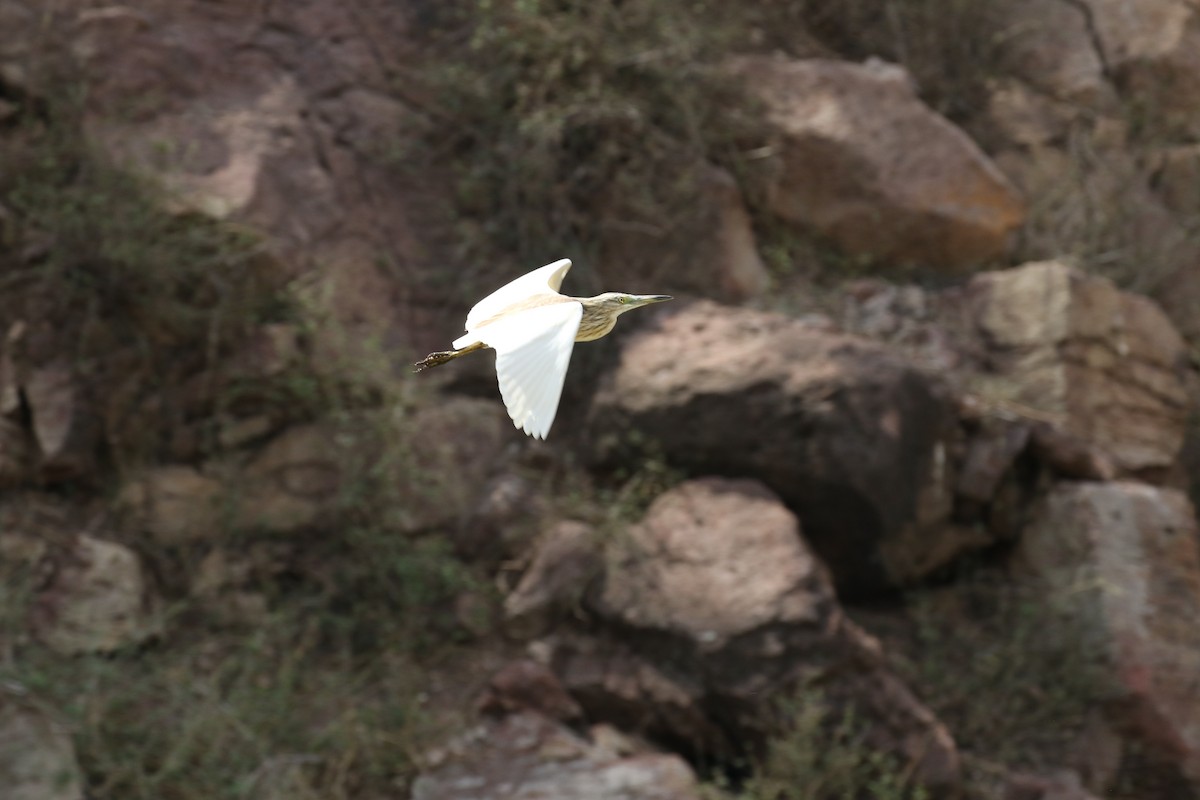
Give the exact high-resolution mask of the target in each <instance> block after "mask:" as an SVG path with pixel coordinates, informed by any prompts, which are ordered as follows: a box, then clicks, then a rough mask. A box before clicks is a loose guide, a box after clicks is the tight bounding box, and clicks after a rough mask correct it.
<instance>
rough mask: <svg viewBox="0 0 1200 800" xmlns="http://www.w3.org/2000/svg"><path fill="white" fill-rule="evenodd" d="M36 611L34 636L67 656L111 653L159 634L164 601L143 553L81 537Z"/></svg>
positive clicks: (63, 559)
mask: <svg viewBox="0 0 1200 800" xmlns="http://www.w3.org/2000/svg"><path fill="white" fill-rule="evenodd" d="M55 566H56V569H55V572H54V574H53V577H52V578H51V580H50V583H49V585H48V586H47V587H46V588H45V589H43V590H42V591H41V592H40V593H39V594H38V596H37V598H36V602H35V604H34V607H33V610H32V623H33V631H34V634H35V635H36V636H37V638H38V639H40V640H41V641H42V642H43V643H44V644H45V645H46V646H47V647H49V648H51V649H52V650H55V651H56V652H59V653H62V654H64V655H74V654H77V653H107V652H112V651H114V650H118V649H120V648H122V647H127V646H129V645H134V644H137V643H139V642H142V641H144V640H146V639H148V638H150V637H151V636H154V635H155V634H157V633H158V631H159V628H160V620H159V618H158V614H157V606H158V601H157V598H156V597H155V594H154V592H153V590H152V588H151V586H150V583H149V577H148V576H147V574H146V571H145V569H144V568H143V566H142V563H141V561H140V559H139V558H138V556H137V554H136V553H134V552H133V551H132V550H130V549H129V548H127V547H124V546H123V545H119V544H117V543H115V542H107V541H104V540H101V539H95V538H92V537H91V536H86V535H81V536H79V537H78V538H77V539H76V541H75V543H74V545H73V547H72V548H71V549H70V550H69V551H68V552H67V553H65V554H64V555H63V556H62V557H61V558H59V559H58V561H57V564H56V565H55Z"/></svg>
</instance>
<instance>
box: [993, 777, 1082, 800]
mask: <svg viewBox="0 0 1200 800" xmlns="http://www.w3.org/2000/svg"><path fill="white" fill-rule="evenodd" d="M1004 800H1098V798H1097V797H1096V795H1094V794H1092V793H1091V792H1089V791H1088V790H1087V789H1085V788H1084V787H1083V785H1082V783H1081V782H1080V780H1079V776H1078V775H1076V774H1075V773H1073V772H1069V771H1064V772H1059V773H1055V774H1052V775H1031V774H1027V773H1017V774H1013V775H1009V776H1008V778H1007V780H1006V781H1005V787H1004Z"/></svg>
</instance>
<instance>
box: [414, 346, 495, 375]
mask: <svg viewBox="0 0 1200 800" xmlns="http://www.w3.org/2000/svg"><path fill="white" fill-rule="evenodd" d="M485 347H487V345H486V344H484V343H483V342H476V343H475V344H473V345H469V346H467V347H464V348H463V349H462V350H441V351H439V352H437V353H430V354H429V355H427V356H425V357H424V358H422V359H421V360H420V361H418V362H417V363H415V364H413V372H421V371H422V370H426V369H429V368H430V367H440V366H441V365H442V364H445V363H446V362H447V361H453V360H454V359H456V358H458V357H459V356H465V355H466V354H467V353H474V352H475V351H476V350H482V349H483V348H485Z"/></svg>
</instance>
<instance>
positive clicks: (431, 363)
mask: <svg viewBox="0 0 1200 800" xmlns="http://www.w3.org/2000/svg"><path fill="white" fill-rule="evenodd" d="M458 356H459V352H458V351H457V350H443V351H441V352H438V353H430V354H429V355H427V356H425V357H424V358H422V359H421V360H420V361H418V362H417V363H415V364H413V372H422V371H424V370H427V369H429V368H430V367H439V366H441V365H442V364H445V363H446V362H447V361H452V360H453V359H455V358H457V357H458Z"/></svg>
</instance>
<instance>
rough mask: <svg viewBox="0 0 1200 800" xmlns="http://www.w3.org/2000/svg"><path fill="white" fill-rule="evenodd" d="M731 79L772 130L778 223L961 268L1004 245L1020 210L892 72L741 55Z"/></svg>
mask: <svg viewBox="0 0 1200 800" xmlns="http://www.w3.org/2000/svg"><path fill="white" fill-rule="evenodd" d="M731 70H732V71H733V72H734V73H735V74H736V75H737V76H738V77H740V78H741V79H742V80H743V81H744V83H745V86H746V89H747V91H748V92H749V93H750V94H751V95H752V96H754V97H755V98H757V99H758V100H759V101H761V102H762V103H763V104H764V105H765V107H766V112H767V119H768V120H769V122H770V124H771V125H773V126H774V128H775V130H776V134H777V135H776V142H777V143H776V144H775V145H774V147H775V150H776V152H775V154H774V157H775V158H776V159H777V160H778V162H779V165H780V166H779V170H778V177H777V179H776V180H775V182H774V183H772V184H771V186H770V188H769V198H768V203H769V205H770V207H771V209H772V211H774V212H775V213H776V214H779V215H780V216H781V217H783V218H785V219H788V220H791V221H793V222H797V223H800V224H802V225H805V226H808V227H810V228H812V229H814V230H816V231H817V232H818V233H820V234H822V235H824V236H827V237H829V238H830V239H832V240H833V241H835V242H836V243H837V244H838V245H839V246H840V247H841V248H843V249H844V250H846V251H848V252H850V253H854V254H866V255H869V256H872V257H874V258H877V259H880V260H882V261H885V262H901V263H919V264H927V265H933V266H938V267H943V268H948V269H965V268H970V267H974V266H977V265H978V264H980V263H983V262H986V261H988V260H991V259H995V258H997V257H999V256H1001V255H1002V254H1003V253H1004V252H1005V251H1006V249H1007V248H1008V246H1009V244H1010V242H1009V239H1010V237H1011V235H1012V234H1013V233H1014V232H1015V231H1016V229H1017V228H1018V227H1019V226H1020V225H1021V223H1022V221H1023V220H1024V217H1025V203H1024V201H1023V200H1022V198H1021V197H1020V195H1018V194H1017V191H1016V190H1015V189H1014V188H1013V186H1012V185H1011V184H1010V183H1009V182H1008V180H1007V179H1006V178H1005V177H1004V175H1003V173H1001V172H1000V171H999V170H998V169H997V168H996V167H995V165H993V164H992V163H991V161H990V160H989V159H988V158H987V156H986V155H984V153H983V151H981V150H980V149H979V148H978V147H977V146H976V145H975V144H974V142H972V141H971V140H970V139H969V138H968V137H967V136H966V134H964V133H963V132H962V131H961V130H959V129H958V128H956V127H955V126H954V125H953V124H951V123H950V122H949V121H948V120H946V119H945V118H943V117H941V116H939V115H937V114H936V113H934V112H933V111H932V110H931V109H930V108H929V107H927V106H926V105H924V104H923V103H922V102H921V101H920V100H919V99H918V98H917V95H916V91H915V89H914V87H913V84H912V82H911V80H910V79H909V77H908V75H907V74H906V73H905V72H904V70H903V69H902V68H900V67H897V66H892V65H887V64H884V63H882V62H875V61H872V62H868V63H867V64H862V65H860V64H851V63H847V62H843V61H832V60H825V59H809V60H801V61H792V60H788V59H784V58H778V57H776V58H771V57H746V58H741V59H737V60H735V61H734V62H733V63H732V64H731Z"/></svg>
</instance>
